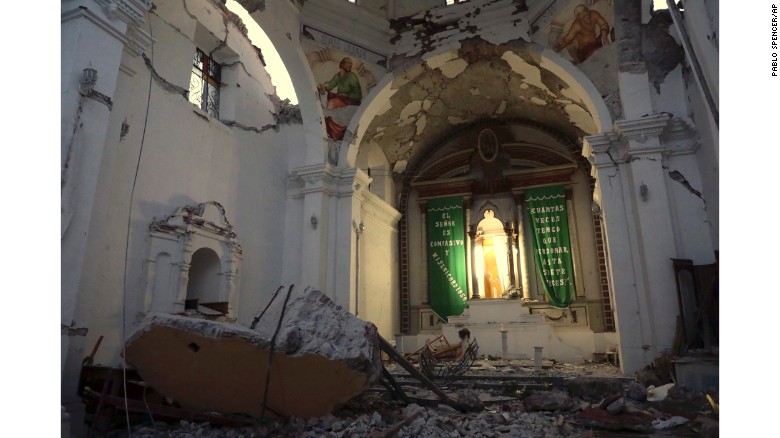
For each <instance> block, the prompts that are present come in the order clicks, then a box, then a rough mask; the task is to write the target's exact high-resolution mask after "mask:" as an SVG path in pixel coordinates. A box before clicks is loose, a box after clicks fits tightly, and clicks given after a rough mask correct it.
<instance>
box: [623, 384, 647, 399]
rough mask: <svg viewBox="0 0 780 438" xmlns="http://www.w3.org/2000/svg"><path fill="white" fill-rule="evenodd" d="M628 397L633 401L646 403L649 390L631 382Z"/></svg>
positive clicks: (627, 392)
mask: <svg viewBox="0 0 780 438" xmlns="http://www.w3.org/2000/svg"><path fill="white" fill-rule="evenodd" d="M626 397H628V398H630V399H631V400H636V401H645V400H647V388H645V387H644V385H642V384H640V383H637V382H631V383H629V384H628V390H627V391H626Z"/></svg>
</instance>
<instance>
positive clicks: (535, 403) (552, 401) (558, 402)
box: [523, 391, 575, 411]
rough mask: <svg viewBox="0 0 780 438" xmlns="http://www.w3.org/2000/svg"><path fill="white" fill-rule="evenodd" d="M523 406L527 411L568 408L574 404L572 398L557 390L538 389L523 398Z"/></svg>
mask: <svg viewBox="0 0 780 438" xmlns="http://www.w3.org/2000/svg"><path fill="white" fill-rule="evenodd" d="M523 406H525V408H526V409H528V410H529V411H558V410H569V409H571V408H573V407H574V406H575V403H574V400H572V398H571V397H569V396H568V395H566V394H565V393H562V392H558V391H539V392H535V393H533V394H531V395H530V396H528V398H526V399H525V400H523Z"/></svg>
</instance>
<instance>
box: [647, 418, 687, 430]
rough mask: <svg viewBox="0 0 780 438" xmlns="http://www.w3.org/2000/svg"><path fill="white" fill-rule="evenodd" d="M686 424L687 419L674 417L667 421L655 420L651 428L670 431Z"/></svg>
mask: <svg viewBox="0 0 780 438" xmlns="http://www.w3.org/2000/svg"><path fill="white" fill-rule="evenodd" d="M687 422H688V419H687V418H685V417H680V416H674V417H672V418H670V419H668V420H660V419H655V420H653V428H654V429H655V430H664V429H671V428H673V427H677V426H682V425H683V424H685V423H687Z"/></svg>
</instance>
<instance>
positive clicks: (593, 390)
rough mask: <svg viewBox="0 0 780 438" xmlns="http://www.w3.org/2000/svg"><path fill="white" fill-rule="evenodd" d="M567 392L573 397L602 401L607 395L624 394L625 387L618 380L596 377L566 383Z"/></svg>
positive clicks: (581, 378) (576, 379) (580, 378)
mask: <svg viewBox="0 0 780 438" xmlns="http://www.w3.org/2000/svg"><path fill="white" fill-rule="evenodd" d="M566 390H567V391H569V395H571V396H572V397H580V398H582V399H585V400H589V401H593V402H595V401H598V400H601V399H602V398H603V397H604V396H605V395H609V394H615V393H620V394H622V393H623V385H622V384H621V383H620V382H619V381H617V380H607V379H599V378H596V377H578V378H574V379H571V380H569V381H567V382H566Z"/></svg>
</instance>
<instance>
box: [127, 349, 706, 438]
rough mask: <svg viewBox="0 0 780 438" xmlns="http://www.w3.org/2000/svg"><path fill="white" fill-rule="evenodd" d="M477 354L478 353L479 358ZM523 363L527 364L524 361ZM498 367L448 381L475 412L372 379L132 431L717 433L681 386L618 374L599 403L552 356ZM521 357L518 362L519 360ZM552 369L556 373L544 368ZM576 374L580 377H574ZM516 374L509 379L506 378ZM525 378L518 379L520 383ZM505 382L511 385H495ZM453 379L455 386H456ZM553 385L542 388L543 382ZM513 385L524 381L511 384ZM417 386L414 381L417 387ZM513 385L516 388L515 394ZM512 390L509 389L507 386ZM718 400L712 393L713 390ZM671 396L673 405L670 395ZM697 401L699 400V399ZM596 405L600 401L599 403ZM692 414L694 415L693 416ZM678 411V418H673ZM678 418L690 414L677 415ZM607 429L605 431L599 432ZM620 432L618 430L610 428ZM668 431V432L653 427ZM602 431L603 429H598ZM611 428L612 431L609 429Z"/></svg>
mask: <svg viewBox="0 0 780 438" xmlns="http://www.w3.org/2000/svg"><path fill="white" fill-rule="evenodd" d="M481 361H484V359H483V360H481ZM528 362H529V363H528V364H527V365H528V366H527V368H528V369H529V370H531V369H533V366H532V363H531V361H528ZM491 363H492V364H493V366H495V367H496V368H499V369H503V368H510V367H511V368H514V369H515V370H516V373H513V374H512V375H510V376H509V377H507V375H506V374H504V373H501V374H500V375H499V374H496V373H489V374H482V375H481V373H483V372H485V371H486V370H485V371H477V372H476V373H474V372H471V371H470V372H469V373H467V375H466V376H464V378H463V379H461V380H457V381H455V382H453V383H452V384H451V386H450V385H448V387H447V388H448V389H447V390H448V391H449V393H450V396H451V397H452V398H453V399H458V402H459V403H463V402H464V401H465V398H466V396H469V397H472V398H474V399H479V400H480V401H482V403H483V405H484V409H483V410H482V411H480V412H464V411H463V410H458V409H454V408H453V407H452V406H447V405H446V404H443V403H441V402H440V401H439V400H437V398H436V397H435V396H434V395H432V394H431V395H430V397H428V399H427V400H422V399H419V398H418V399H417V400H419V402H418V403H409V404H406V403H404V402H403V401H400V400H397V399H393V398H392V397H391V396H390V393H388V392H387V390H385V389H382V388H381V387H380V386H379V384H378V383H377V384H375V385H374V386H373V387H372V388H371V389H370V390H368V391H364V392H362V393H361V394H360V395H358V396H356V397H355V398H353V399H351V400H349V401H347V402H346V403H344V404H342V405H340V406H339V407H337V408H336V409H335V410H334V411H333V413H332V414H330V413H329V414H327V415H325V416H323V417H312V418H308V419H301V418H297V417H290V418H288V419H285V420H273V421H268V420H263V421H257V422H254V423H253V425H252V426H245V427H234V428H219V427H216V426H213V425H209V424H206V423H192V422H189V423H187V422H181V423H175V424H173V425H169V426H166V425H165V423H161V422H159V421H158V422H157V423H155V424H154V426H151V427H150V426H149V425H148V421H147V425H146V426H140V425H139V426H136V428H135V430H134V432H133V436H139V437H163V436H165V437H169V436H175V437H184V436H202V437H240V436H243V437H252V436H255V437H261V436H273V437H371V438H380V437H381V438H384V437H418V436H425V437H453V436H459V437H537V436H539V437H578V438H585V437H592V436H602V435H601V434H600V433H599V432H598V431H596V430H594V429H607V430H616V431H633V432H641V433H644V434H652V433H654V431H656V430H659V429H657V428H659V427H665V428H672V427H677V428H679V429H678V430H676V431H675V432H674V433H675V434H676V436H677V434H680V435H679V436H706V437H710V436H717V433H718V423H717V416H715V417H712V415H707V416H704V415H702V414H701V412H703V411H705V410H707V411H709V410H711V408H708V405H707V400H706V398H705V395H704V394H700V393H698V392H694V391H684V390H680V389H679V388H677V387H675V388H672V389H670V390H669V391H668V397H667V398H666V399H665V400H664V401H663V402H658V403H655V402H646V401H645V402H640V401H635V400H632V399H631V398H629V397H627V396H625V395H624V392H628V390H630V387H631V386H632V385H630V384H626V380H625V379H624V380H622V384H621V388H623V387H624V386H625V391H619V392H613V390H614V389H615V387H613V385H612V384H611V383H610V384H603V385H602V387H603V388H604V389H605V391H607V392H605V393H602V394H596V393H592V394H590V395H591V396H594V397H596V396H598V398H599V400H600V401H601V403H598V404H596V405H595V407H592V403H590V402H588V401H586V400H583V399H582V398H580V397H578V396H574V395H573V394H569V393H567V392H566V390H565V389H564V388H565V387H566V386H567V384H568V383H570V381H571V380H573V376H571V375H569V374H568V373H570V372H572V369H573V368H572V366H571V365H570V364H555V365H554V367H553V368H551V369H550V370H542V371H540V372H539V373H538V374H536V375H535V376H531V375H524V370H523V369H524V368H526V367H525V365H526V364H525V363H524V362H521V361H519V360H509V361H492V362H491ZM521 365H522V366H521ZM386 368H387V369H388V371H389V372H390V373H391V374H393V375H394V376H395V379H397V382H398V384H399V385H401V386H402V387H404V390H405V391H407V393H408V394H412V393H413V392H414V391H413V389H412V388H415V387H419V382H417V381H416V380H414V379H412V378H410V377H409V376H408V375H405V373H404V370H403V369H401V367H398V366H397V365H396V366H393V365H392V364H387V366H386ZM577 370H578V371H579V372H581V373H593V372H598V373H599V374H604V375H603V376H602V377H592V375H589V377H590V378H591V379H592V380H591V382H592V383H593V384H594V385H598V384H599V383H598V381H599V380H604V381H607V382H612V381H620V380H619V379H618V378H617V377H615V376H613V375H611V374H610V373H603V371H606V369H602V365H601V364H594V363H590V364H580V365H577ZM552 373H556V374H557V375H551V374H552ZM576 378H577V379H581V377H576ZM513 379H516V380H513ZM520 382H524V383H520ZM498 386H501V387H509V388H512V389H513V390H512V391H503V390H499V391H498V392H499V394H498V396H494V395H495V394H493V392H494V391H495V390H496V387H498ZM456 387H460V389H456ZM545 387H548V388H553V389H551V390H544V389H542V388H545ZM514 388H524V389H523V390H521V391H515V390H514ZM420 391H421V390H420V389H419V388H418V390H417V392H420ZM515 392H517V394H515ZM509 393H512V396H508V395H506V394H509ZM714 397H715V398H714V400H717V393H715V394H714ZM535 398H536V399H539V400H540V402H539V403H541V400H545V399H546V400H547V401H549V400H557V401H558V405H559V407H560V409H557V410H554V411H545V410H540V411H535V410H532V409H530V408H529V407H530V406H531V405H532V403H535V402H534V399H535ZM671 402H675V404H674V405H671V404H669V403H671ZM701 403H704V404H703V405H702V404H701ZM618 404H622V408H621V409H620V410H619V412H617V411H616V412H614V413H610V412H609V411H608V410H607V409H606V408H607V407H610V406H615V405H618ZM602 406H603V407H602ZM697 416H698V417H697ZM675 417H679V418H675ZM683 418H688V419H690V421H687V422H686V423H683V420H682V419H683ZM604 433H607V432H604ZM617 433H621V432H617ZM656 433H669V432H656ZM605 436H606V435H605ZM610 436H611V435H610Z"/></svg>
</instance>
